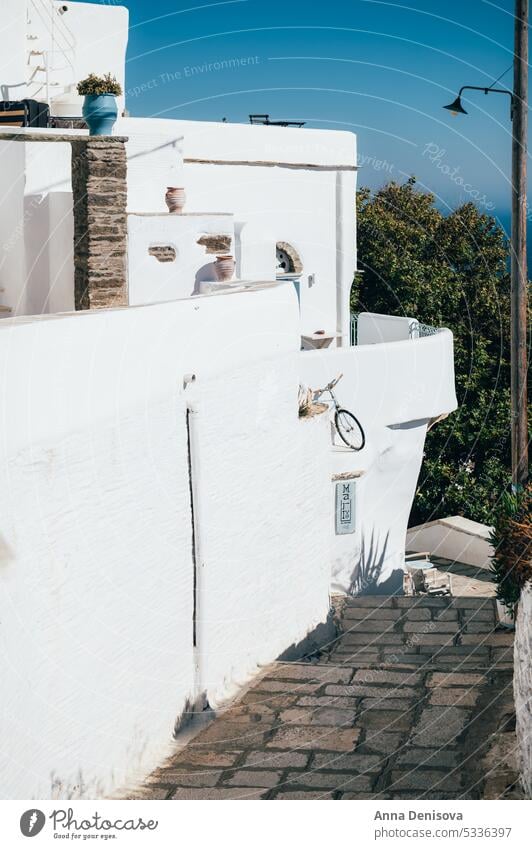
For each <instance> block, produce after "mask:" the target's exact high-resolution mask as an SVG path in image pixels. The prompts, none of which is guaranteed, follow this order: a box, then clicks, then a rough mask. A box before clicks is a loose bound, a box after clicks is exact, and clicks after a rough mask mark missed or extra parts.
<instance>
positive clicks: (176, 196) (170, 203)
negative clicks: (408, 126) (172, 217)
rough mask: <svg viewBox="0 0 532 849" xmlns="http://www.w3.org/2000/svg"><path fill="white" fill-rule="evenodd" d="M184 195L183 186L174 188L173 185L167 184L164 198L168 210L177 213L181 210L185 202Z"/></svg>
mask: <svg viewBox="0 0 532 849" xmlns="http://www.w3.org/2000/svg"><path fill="white" fill-rule="evenodd" d="M186 199H187V198H186V195H185V190H184V189H183V188H175V187H174V186H168V189H167V190H166V195H165V200H166V205H167V207H168V209H169V210H170V212H172V213H174V214H175V213H179V212H183V207H184V206H185V203H186Z"/></svg>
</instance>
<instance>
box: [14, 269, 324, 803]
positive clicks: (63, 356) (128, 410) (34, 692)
mask: <svg viewBox="0 0 532 849" xmlns="http://www.w3.org/2000/svg"><path fill="white" fill-rule="evenodd" d="M298 341H299V337H298V332H297V304H296V300H295V296H294V293H293V291H292V290H291V287H289V286H278V287H274V288H273V289H269V290H262V291H257V292H253V293H241V294H231V295H219V296H214V297H199V298H197V299H194V300H187V301H175V302H172V303H167V304H161V305H154V306H149V307H141V308H132V309H128V310H116V311H104V312H99V313H86V314H77V315H70V316H62V317H57V318H42V319H37V320H31V321H25V320H18V321H14V322H9V321H8V322H4V323H2V325H0V373H1V375H2V379H1V386H2V408H3V409H4V410H6V411H8V413H9V415H8V417H7V419H6V421H5V424H4V432H3V440H2V446H1V451H0V502H1V503H0V582H1V585H2V587H1V611H0V622H1V626H0V639H1V641H2V652H1V660H0V667H1V668H0V677H1V679H2V684H3V691H4V694H5V696H4V699H3V704H2V714H1V720H0V736H1V739H2V748H3V755H4V757H3V758H2V761H1V767H0V786H1V788H2V795H3V797H4V798H29V797H35V798H47V797H50V795H52V794H56V795H57V796H63V797H66V796H70V795H73V796H76V795H84V796H86V797H94V796H99V795H101V794H103V793H108V792H110V791H111V790H112V789H113V788H115V787H117V786H119V785H121V784H123V783H124V782H125V781H133V780H135V779H136V778H138V777H139V776H140V775H142V774H143V773H144V772H146V771H147V770H148V769H150V768H151V767H152V766H154V765H155V764H156V763H157V762H159V761H160V759H161V757H162V756H163V755H164V754H165V752H166V750H167V748H168V746H169V743H170V740H171V736H172V731H173V727H174V723H175V721H176V720H177V719H178V718H179V717H180V715H181V713H182V711H183V710H184V709H185V707H186V704H187V702H188V701H190V700H193V699H194V698H195V697H196V696H198V695H201V694H202V693H206V695H207V697H208V698H209V700H210V701H211V702H212V703H213V704H217V703H218V702H219V701H220V700H221V699H223V698H224V697H227V695H228V694H230V693H231V692H233V690H234V689H235V687H237V686H238V685H241V684H242V683H244V682H245V681H246V680H247V679H248V678H249V676H250V675H251V674H252V673H253V672H254V671H255V670H256V668H257V664H258V663H261V662H267V661H270V660H272V659H274V658H275V657H276V656H277V655H278V654H279V653H280V652H281V651H282V650H283V649H284V648H286V647H287V646H288V645H290V644H291V643H293V642H298V641H300V640H301V639H303V638H304V637H305V636H306V634H307V632H308V631H309V630H310V629H311V628H312V627H313V626H314V625H316V624H318V623H319V622H321V621H323V620H324V618H325V617H326V615H327V610H328V563H329V559H330V556H329V545H330V537H329V536H328V535H327V528H328V527H330V522H332V515H331V505H330V501H329V499H328V497H327V488H326V482H327V480H328V476H329V469H328V463H327V450H328V446H327V430H326V427H325V426H324V423H322V420H318V421H317V422H315V423H308V422H300V420H299V419H298V416H297V386H298V374H297V371H298V368H297V362H298V353H297V351H298ZM191 372H194V373H195V374H196V376H197V380H196V383H195V384H194V385H193V387H192V388H191V389H187V390H183V388H182V386H183V376H184V375H185V374H188V373H191ZM188 395H190V398H188V397H187V396H188ZM187 403H189V404H192V405H193V407H194V410H195V413H194V416H193V427H194V481H193V483H194V492H195V498H196V499H197V509H198V512H199V515H198V516H197V518H198V534H199V537H198V540H199V546H200V552H201V560H200V564H199V569H200V574H199V586H200V595H199V600H198V603H199V635H200V642H199V654H198V656H195V653H194V651H193V647H192V601H193V592H192V585H193V567H192V548H191V527H192V525H191V511H190V500H189V477H188V457H187V441H186V429H185V404H187ZM196 664H198V671H197V672H196Z"/></svg>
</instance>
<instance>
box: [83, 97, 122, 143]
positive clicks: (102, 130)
mask: <svg viewBox="0 0 532 849" xmlns="http://www.w3.org/2000/svg"><path fill="white" fill-rule="evenodd" d="M83 117H84V118H85V121H86V122H87V126H88V128H89V131H90V134H91V136H110V135H111V134H112V132H113V127H114V125H115V123H116V119H117V118H118V109H117V106H116V97H115V96H114V94H87V95H85V101H84V103H83Z"/></svg>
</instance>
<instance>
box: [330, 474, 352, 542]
mask: <svg viewBox="0 0 532 849" xmlns="http://www.w3.org/2000/svg"><path fill="white" fill-rule="evenodd" d="M335 521H336V534H337V535H340V534H354V533H355V530H356V487H355V481H354V480H347V481H339V482H338V483H337V484H336V504H335Z"/></svg>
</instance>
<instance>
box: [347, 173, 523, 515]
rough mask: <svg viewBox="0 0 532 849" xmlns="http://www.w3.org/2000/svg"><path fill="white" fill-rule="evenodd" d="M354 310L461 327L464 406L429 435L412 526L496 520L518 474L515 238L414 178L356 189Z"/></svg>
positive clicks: (458, 365) (459, 376)
mask: <svg viewBox="0 0 532 849" xmlns="http://www.w3.org/2000/svg"><path fill="white" fill-rule="evenodd" d="M357 209H358V255H359V266H360V267H361V268H362V269H363V270H364V273H363V274H361V275H357V276H356V278H355V282H354V285H353V291H352V296H351V306H352V309H353V311H355V312H360V311H363V310H368V311H370V312H379V313H388V314H390V315H407V316H412V317H413V318H417V319H419V320H420V321H422V322H424V323H426V324H432V325H436V326H439V327H442V326H445V327H449V328H450V329H451V330H452V332H453V334H454V351H455V371H456V390H457V397H458V404H459V407H458V410H457V411H456V412H455V413H453V415H452V416H449V418H447V419H446V420H445V421H443V422H441V423H439V424H437V425H436V427H434V428H433V429H432V430H431V431H430V433H429V434H428V436H427V442H426V448H425V462H424V465H423V468H422V471H421V476H420V482H419V487H418V492H417V495H416V499H415V501H414V507H413V512H412V515H411V520H410V521H411V524H412V525H415V524H419V523H421V522H427V521H431V520H432V519H435V518H438V517H443V516H449V515H453V514H458V515H464V516H467V517H469V518H471V519H474V520H476V521H479V522H485V523H487V524H491V522H492V520H493V519H494V518H495V517H496V515H497V503H498V499H499V497H500V494H501V493H502V492H504V491H505V489H506V486H507V482H508V480H509V478H510V465H511V459H510V388H509V387H510V344H509V343H510V339H509V336H510V280H509V275H508V270H507V260H508V245H507V242H506V239H505V236H504V233H503V232H502V230H501V229H500V228H499V227H498V226H497V224H496V222H495V221H494V219H493V218H491V217H490V216H489V215H485V214H482V213H481V212H479V210H478V209H477V208H476V207H475V206H474V204H472V203H466V204H464V205H463V206H461V207H459V208H458V209H457V210H455V211H454V212H452V213H451V214H450V215H447V216H445V215H443V214H442V213H441V212H440V211H439V210H438V209H437V208H436V207H435V205H434V196H433V195H432V194H430V193H428V192H422V191H418V190H417V188H416V186H415V178H410V179H409V180H408V181H407V182H406V183H403V184H398V183H395V182H391V183H389V184H388V185H386V186H384V187H383V188H382V189H380V190H379V191H377V192H376V193H375V194H372V193H371V192H370V190H369V189H362V190H361V191H360V192H359V193H358V195H357Z"/></svg>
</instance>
